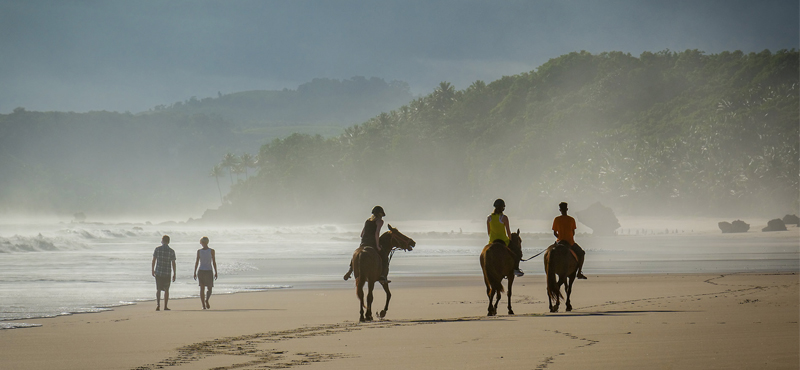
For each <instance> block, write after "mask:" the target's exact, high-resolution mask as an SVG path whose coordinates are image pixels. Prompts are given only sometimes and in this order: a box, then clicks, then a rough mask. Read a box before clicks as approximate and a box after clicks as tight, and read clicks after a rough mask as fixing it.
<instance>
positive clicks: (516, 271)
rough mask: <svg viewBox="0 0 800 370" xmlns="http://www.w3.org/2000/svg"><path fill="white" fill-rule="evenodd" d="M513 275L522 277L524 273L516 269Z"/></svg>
mask: <svg viewBox="0 0 800 370" xmlns="http://www.w3.org/2000/svg"><path fill="white" fill-rule="evenodd" d="M514 275H517V276H524V275H525V273H524V272H522V270H520V269H516V270H514Z"/></svg>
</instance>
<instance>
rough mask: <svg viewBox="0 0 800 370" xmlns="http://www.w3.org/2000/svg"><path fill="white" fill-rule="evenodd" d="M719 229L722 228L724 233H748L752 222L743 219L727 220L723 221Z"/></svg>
mask: <svg viewBox="0 0 800 370" xmlns="http://www.w3.org/2000/svg"><path fill="white" fill-rule="evenodd" d="M718 225H719V229H720V230H722V233H723V234H726V233H746V232H747V231H748V230H750V224H748V223H745V222H744V221H742V220H736V221H733V222H725V221H722V222H720V223H719V224H718Z"/></svg>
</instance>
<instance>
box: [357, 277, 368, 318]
mask: <svg viewBox="0 0 800 370" xmlns="http://www.w3.org/2000/svg"><path fill="white" fill-rule="evenodd" d="M356 294H357V295H358V301H359V302H360V303H361V305H360V307H361V311H360V313H361V317H360V318H359V319H358V321H360V322H364V321H367V320H366V319H365V318H364V280H361V279H358V278H356Z"/></svg>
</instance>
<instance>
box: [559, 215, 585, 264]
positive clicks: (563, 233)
mask: <svg viewBox="0 0 800 370" xmlns="http://www.w3.org/2000/svg"><path fill="white" fill-rule="evenodd" d="M558 209H559V210H560V211H561V216H558V217H556V218H555V219H553V235H555V236H556V239H557V241H556V243H561V244H564V245H567V246H569V247H570V248H571V249H572V251H574V252H575V255H576V256H577V257H578V279H586V276H583V271H582V270H583V260H584V256H586V252H584V251H583V248H581V246H580V245H578V243H575V229H576V228H577V226H576V225H575V219H574V218H572V217H570V216H567V209H568V207H567V203H566V202H561V203H559V204H558Z"/></svg>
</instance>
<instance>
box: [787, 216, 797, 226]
mask: <svg viewBox="0 0 800 370" xmlns="http://www.w3.org/2000/svg"><path fill="white" fill-rule="evenodd" d="M783 223H784V224H786V225H800V217H797V215H786V216H783Z"/></svg>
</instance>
